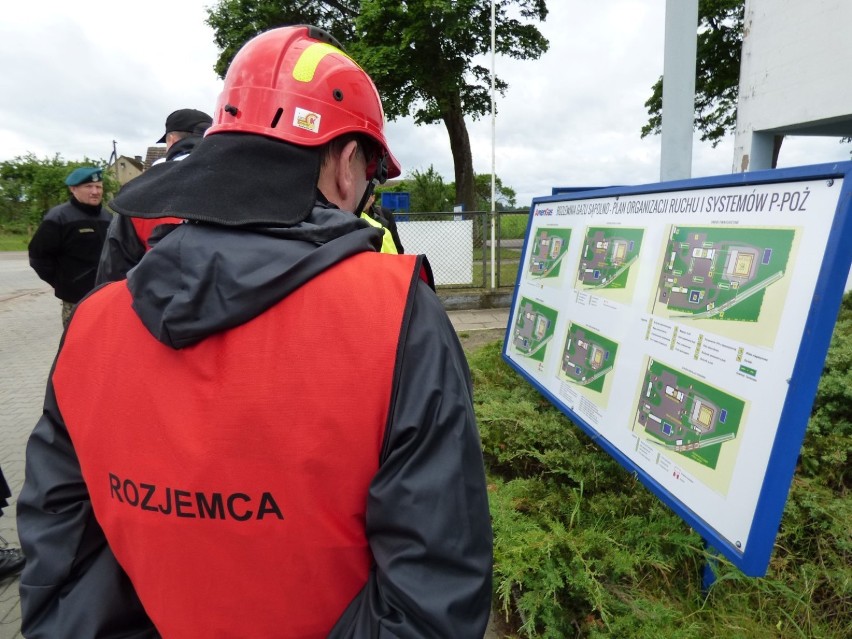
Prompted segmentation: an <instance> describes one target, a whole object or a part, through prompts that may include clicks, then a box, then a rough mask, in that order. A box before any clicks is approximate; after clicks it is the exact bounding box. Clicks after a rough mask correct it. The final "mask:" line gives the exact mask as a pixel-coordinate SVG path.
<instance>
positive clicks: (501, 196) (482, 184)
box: [476, 173, 517, 211]
mask: <svg viewBox="0 0 852 639" xmlns="http://www.w3.org/2000/svg"><path fill="white" fill-rule="evenodd" d="M516 198H517V193H515V190H514V189H512V188H510V187H508V186H503V180H501V179H500V177H499V176H497V177H496V178H494V209H495V210H497V211H510V210H513V209H515V208H517V203H516ZM476 206H477V208H476V210H477V211H490V210H491V174H490V173H478V174H477V175H476Z"/></svg>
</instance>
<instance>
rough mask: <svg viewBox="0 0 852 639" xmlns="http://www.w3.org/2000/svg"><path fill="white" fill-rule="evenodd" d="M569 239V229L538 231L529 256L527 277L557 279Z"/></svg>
mask: <svg viewBox="0 0 852 639" xmlns="http://www.w3.org/2000/svg"><path fill="white" fill-rule="evenodd" d="M570 239H571V229H558V228H541V229H538V231H537V232H536V234H535V238H534V239H533V245H532V253H531V254H530V262H529V276H530V277H532V278H534V279H542V278H552V277H558V276H559V271H560V267H561V265H562V258H563V257H565V255H566V254H567V252H568V244H569V241H570Z"/></svg>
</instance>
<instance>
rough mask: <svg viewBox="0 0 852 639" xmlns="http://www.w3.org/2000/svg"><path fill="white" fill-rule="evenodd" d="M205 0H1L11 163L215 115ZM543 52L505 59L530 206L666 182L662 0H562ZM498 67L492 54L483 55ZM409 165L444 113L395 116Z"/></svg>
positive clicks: (140, 139)
mask: <svg viewBox="0 0 852 639" xmlns="http://www.w3.org/2000/svg"><path fill="white" fill-rule="evenodd" d="M212 4H213V2H210V1H207V0H143V1H141V2H140V1H139V0H135V1H133V2H129V1H127V0H112V1H111V2H104V3H94V4H81V3H75V2H67V0H65V1H60V0H24V1H23V2H5V3H4V4H3V8H2V11H1V12H0V69H2V72H0V95H1V96H2V99H0V161H3V160H9V159H12V158H14V157H15V156H18V155H23V154H25V153H28V152H32V153H35V154H36V155H37V156H38V157H47V156H53V154H55V153H59V154H60V155H61V156H62V157H63V158H64V159H67V160H77V159H82V158H83V157H84V156H88V157H90V158H93V159H107V158H108V157H109V155H110V153H111V152H112V141H113V140H115V141H116V144H117V151H118V154H119V155H127V156H131V157H132V156H135V155H142V156H144V155H145V152H146V150H147V147H148V146H151V145H153V144H154V143H155V141H156V140H157V139H158V138H159V137H160V136H161V135H162V133H163V126H164V122H165V117H166V115H168V114H169V113H170V112H171V111H173V110H175V109H178V108H183V107H192V108H198V109H201V110H203V111H207V112H208V113H211V114H212V112H213V108H214V105H215V102H216V97H217V95H218V93H219V91H220V90H221V87H222V82H221V81H220V80H219V79H218V78H217V77H216V75H215V73H214V72H213V65H214V63H215V61H216V57H217V53H218V52H217V49H216V47H215V45H214V44H213V33H212V30H211V29H210V28H209V27H208V26H207V25H206V24H205V23H204V19H205V17H206V13H205V11H204V7H205V6H210V5H212ZM548 5H549V8H550V15H549V16H548V19H547V20H546V22H544V23H543V24H542V25H540V28H541V31H542V32H543V33H544V35H545V37H547V38H548V39H549V40H550V50H549V51H548V53H546V54H545V56H544V57H543V58H542V59H540V60H538V61H528V62H518V61H514V60H509V59H508V58H501V57H497V62H496V70H497V75H498V76H499V77H501V78H503V79H504V80H506V81H507V82H508V83H509V90H508V92H507V93H506V95H505V97H499V96H498V100H497V108H498V115H497V121H496V138H495V139H496V167H497V171H496V172H497V175H498V176H499V177H500V178H501V179H502V180H503V183H504V184H506V185H508V186H510V187H512V188H513V189H515V191H517V193H518V203H519V204H521V205H526V204H528V203H529V202H530V200H531V199H532V198H533V197H535V196H538V195H549V194H550V190H551V187H553V186H602V185H611V184H645V183H652V182H657V181H659V173H660V170H659V160H660V138H659V136H653V137H650V138H646V139H645V140H642V139H640V137H639V131H640V129H641V127H642V125H643V124H644V123H645V122H646V120H647V113H646V111H645V107H644V106H643V105H644V103H645V100H647V99H648V97H649V95H650V88H651V85H652V84H653V83H654V82H655V80H656V79H657V77H659V76H660V75H661V74H662V70H663V46H664V41H663V38H664V17H665V16H664V12H665V0H598V1H596V2H589V1H587V0H584V1H581V0H550V2H548ZM484 62H485V64H486V66H488V67H490V64H491V62H490V56H488V57H486V59H485V61H484ZM467 123H468V129H469V133H470V137H471V146H472V150H473V158H474V169H475V171H476V172H477V173H490V172H491V158H492V153H491V148H492V143H491V130H492V126H491V118H490V116H486V117H485V118H483V119H481V120H479V121H477V122H473V121H471V120H470V119H469V118H468V120H467ZM387 135H388V139H389V142H390V145H391V148H392V149H393V151H394V154H395V155H396V156H397V157H398V158H399V160H400V161H401V163H402V165H403V171H404V174H405V173H407V172H408V171H410V170H412V169H417V170H420V171H425V170H426V169H428V168H429V166H430V165H431V166H434V168H435V170H437V171H438V172H439V173H440V174H441V175H442V176H443V177H444V179H445V180H446V181H447V182H450V181H453V180H454V177H453V163H452V156H451V154H450V147H449V141H448V139H447V133H446V130H445V129H444V127H443V125H433V126H429V127H423V126H421V127H415V126H414V125H413V123H412V122H411V121H410V120H402V121H396V122H391V123H389V125H388V130H387ZM850 148H852V147H850V145H841V144H839V143H838V140H837V138H788V139H786V140H785V142H784V145H783V147H782V152H781V157H780V160H779V166H798V165H803V164H816V163H820V162H829V161H835V160H848V159H849V157H850V156H849V152H850ZM693 156H694V159H693V168H692V175H693V177H704V176H708V175H721V174H727V173H730V172H731V167H732V162H733V138H728V139H726V140H724V141H723V142H722V143H721V144H720V145H718V146H717V147H716V148H715V149H713V148H711V147H710V145H709V144H706V143H702V142H700V141H698V139H697V138H696V142H695V144H694V146H693Z"/></svg>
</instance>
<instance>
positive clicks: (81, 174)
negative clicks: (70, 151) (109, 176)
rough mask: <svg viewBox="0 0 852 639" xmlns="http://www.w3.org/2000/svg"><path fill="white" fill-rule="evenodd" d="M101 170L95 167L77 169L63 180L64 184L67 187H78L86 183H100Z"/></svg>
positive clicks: (101, 177)
mask: <svg viewBox="0 0 852 639" xmlns="http://www.w3.org/2000/svg"><path fill="white" fill-rule="evenodd" d="M103 172H104V170H103V169H99V168H98V167H96V166H81V167H80V168H79V169H74V170H73V171H71V173H69V174H68V177H67V178H65V184H67V185H68V186H80V185H81V184H86V183H87V182H100V181H101V180H102V179H103V175H102V174H103Z"/></svg>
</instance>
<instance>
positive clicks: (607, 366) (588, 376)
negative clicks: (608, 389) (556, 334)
mask: <svg viewBox="0 0 852 639" xmlns="http://www.w3.org/2000/svg"><path fill="white" fill-rule="evenodd" d="M617 352H618V344H616V343H615V342H613V341H612V340H610V339H607V338H605V337H603V336H602V335H599V334H597V333H595V332H594V331H592V330H590V329H588V328H586V327H584V326H580V325H579V324H575V323H574V322H571V323H570V324H569V326H568V336H567V338H566V339H565V350H564V351H563V352H562V365H561V367H560V370H561V374H562V378H563V379H565V380H566V381H569V382H572V383H574V384H579V385H580V386H585V387H586V388H588V389H590V390H593V391H597V392H598V393H600V392H602V391H603V387H604V378H605V376H606V375H607V374H608V373H610V372H611V371H612V369H613V366H614V364H615V355H616V353H617Z"/></svg>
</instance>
